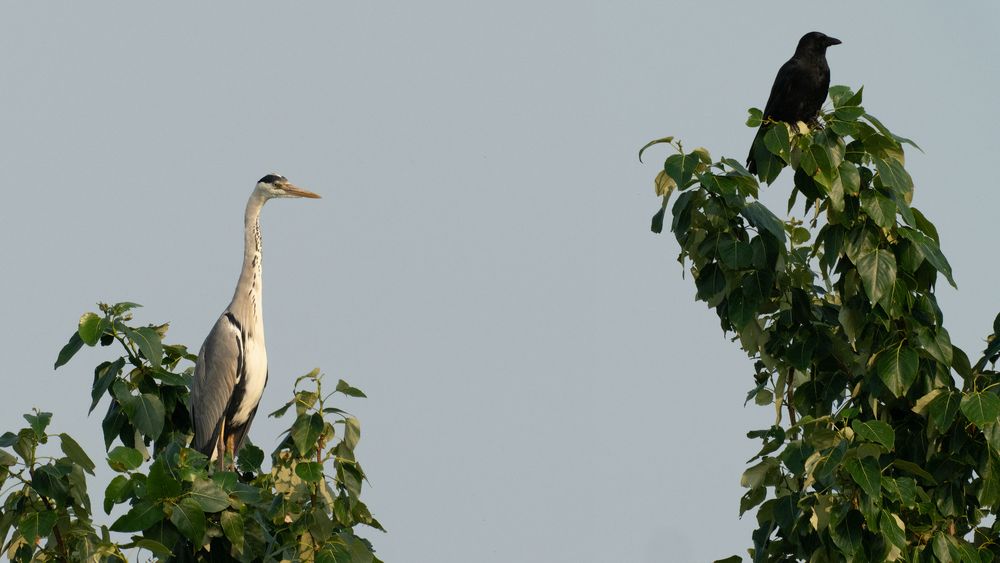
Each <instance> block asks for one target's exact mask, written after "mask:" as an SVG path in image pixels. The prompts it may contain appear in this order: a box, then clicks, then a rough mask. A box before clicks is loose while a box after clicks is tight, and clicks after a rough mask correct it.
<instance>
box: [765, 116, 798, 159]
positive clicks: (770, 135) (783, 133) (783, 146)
mask: <svg viewBox="0 0 1000 563" xmlns="http://www.w3.org/2000/svg"><path fill="white" fill-rule="evenodd" d="M788 135H789V131H788V125H787V124H785V123H776V124H774V125H772V126H771V127H768V129H767V133H765V134H764V146H765V147H767V150H768V151H769V152H770V153H771V154H773V155H775V156H778V157H780V158H781V159H782V160H784V161H785V162H788V161H789V160H790V156H789V155H790V153H791V150H792V146H791V143H790V142H789V140H788Z"/></svg>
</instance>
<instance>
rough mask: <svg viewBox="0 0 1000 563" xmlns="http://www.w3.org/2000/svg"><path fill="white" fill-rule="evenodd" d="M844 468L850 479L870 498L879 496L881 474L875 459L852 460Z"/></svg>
mask: <svg viewBox="0 0 1000 563" xmlns="http://www.w3.org/2000/svg"><path fill="white" fill-rule="evenodd" d="M845 466H846V467H847V472H848V473H850V474H851V478H852V479H854V482H855V483H857V484H858V485H859V486H860V487H861V489H862V490H863V491H864V492H865V493H866V494H868V496H870V497H876V498H877V497H879V496H881V491H882V472H881V471H880V470H879V467H878V462H877V461H876V460H875V458H871V457H866V458H863V459H857V458H855V459H852V460H850V461H848V462H847V463H846V464H845Z"/></svg>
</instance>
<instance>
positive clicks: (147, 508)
mask: <svg viewBox="0 0 1000 563" xmlns="http://www.w3.org/2000/svg"><path fill="white" fill-rule="evenodd" d="M160 520H163V508H162V507H161V506H160V505H159V504H153V503H152V502H150V501H148V500H140V501H139V502H137V503H135V505H134V506H133V507H132V508H131V509H130V510H129V511H128V512H126V513H125V514H123V515H121V516H120V517H119V518H118V519H117V520H115V522H114V524H111V530H112V531H114V532H141V531H143V530H146V529H148V528H150V527H151V526H152V525H153V524H156V523H157V522H159V521H160Z"/></svg>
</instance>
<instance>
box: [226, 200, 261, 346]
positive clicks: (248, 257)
mask: <svg viewBox="0 0 1000 563" xmlns="http://www.w3.org/2000/svg"><path fill="white" fill-rule="evenodd" d="M263 206H264V198H263V197H261V196H260V195H259V194H257V193H254V194H253V195H251V196H250V200H249V201H248V202H247V210H246V214H245V215H244V217H243V222H244V235H243V236H244V240H243V270H242V271H241V272H240V281H239V282H238V283H237V284H236V293H235V294H234V295H233V304H232V307H233V308H237V307H238V308H241V309H243V312H244V313H245V314H247V315H249V316H250V317H249V318H250V319H254V320H256V321H257V322H258V323H259V322H262V319H263V316H262V315H261V312H262V306H263V302H262V294H263V279H262V277H261V266H260V261H261V251H260V222H259V218H260V210H261V208H262V207H263ZM247 328H250V327H247Z"/></svg>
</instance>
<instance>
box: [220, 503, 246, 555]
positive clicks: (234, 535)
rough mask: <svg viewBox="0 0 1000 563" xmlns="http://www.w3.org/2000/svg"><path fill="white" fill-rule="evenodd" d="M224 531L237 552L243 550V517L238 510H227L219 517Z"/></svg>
mask: <svg viewBox="0 0 1000 563" xmlns="http://www.w3.org/2000/svg"><path fill="white" fill-rule="evenodd" d="M219 519H220V523H221V524H222V533H224V534H225V535H226V538H227V539H228V540H229V542H230V543H231V544H233V547H234V548H235V549H236V551H237V553H239V552H242V551H243V517H242V516H240V515H239V513H238V512H231V511H228V510H227V511H226V512H223V513H222V515H221V516H220V517H219Z"/></svg>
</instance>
